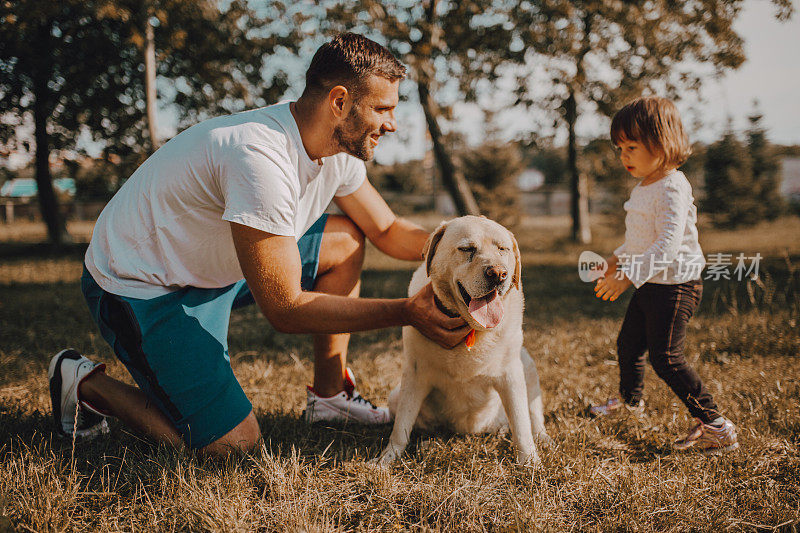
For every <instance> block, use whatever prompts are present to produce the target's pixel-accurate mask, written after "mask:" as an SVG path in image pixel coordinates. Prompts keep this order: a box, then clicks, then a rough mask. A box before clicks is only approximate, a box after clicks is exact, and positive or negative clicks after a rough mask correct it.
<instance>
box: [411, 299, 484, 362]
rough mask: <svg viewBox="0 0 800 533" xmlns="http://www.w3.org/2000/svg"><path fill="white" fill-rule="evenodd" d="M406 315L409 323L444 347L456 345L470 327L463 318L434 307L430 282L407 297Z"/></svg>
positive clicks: (461, 340)
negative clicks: (448, 314) (450, 315)
mask: <svg viewBox="0 0 800 533" xmlns="http://www.w3.org/2000/svg"><path fill="white" fill-rule="evenodd" d="M406 317H407V319H408V324H409V325H411V326H414V327H415V328H417V329H418V330H419V332H420V333H422V334H423V335H425V336H426V337H428V338H429V339H431V340H432V341H433V342H435V343H436V344H439V345H440V346H442V347H444V348H454V347H455V346H458V344H459V343H461V342H463V341H464V339H465V338H466V336H467V335H468V334H469V331H470V329H472V328H471V327H470V326H469V325H468V324H467V323H466V322H465V321H464V319H463V318H460V317H455V318H451V317H449V316H447V315H445V314H444V313H442V312H441V311H440V310H439V308H438V307H436V303H434V301H433V288H432V287H431V284H430V283H428V284H427V285H425V287H423V288H422V289H421V290H420V291H419V292H418V293H417V294H415V295H414V296H412V297H410V298H409V299H408V301H407V304H406Z"/></svg>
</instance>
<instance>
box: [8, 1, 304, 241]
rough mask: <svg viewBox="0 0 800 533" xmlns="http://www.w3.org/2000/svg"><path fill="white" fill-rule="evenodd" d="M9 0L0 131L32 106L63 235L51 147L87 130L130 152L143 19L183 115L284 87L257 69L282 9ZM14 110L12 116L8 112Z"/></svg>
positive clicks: (57, 234)
mask: <svg viewBox="0 0 800 533" xmlns="http://www.w3.org/2000/svg"><path fill="white" fill-rule="evenodd" d="M147 6H148V7H149V9H150V10H151V11H150V13H151V14H152V16H150V17H149V18H147V17H146V15H142V4H141V3H140V2H138V1H136V0H94V1H93V0H88V1H79V0H61V1H59V2H40V1H37V0H9V1H7V2H3V3H2V4H0V21H2V24H0V42H2V43H3V47H2V48H1V49H0V106H1V107H0V117H2V118H3V125H2V129H0V134H1V135H2V138H0V141H2V142H3V143H4V144H6V145H8V146H10V147H12V148H13V147H16V146H20V145H21V144H22V139H21V138H19V137H18V135H19V131H20V130H19V128H18V126H19V125H20V124H22V123H23V122H24V121H26V120H28V117H30V116H31V115H32V120H30V122H33V124H34V138H35V141H36V143H35V144H36V148H35V149H36V179H37V183H38V185H39V198H40V204H41V209H42V216H43V218H44V220H45V222H46V223H47V227H48V234H49V236H50V239H51V241H52V242H55V243H59V242H62V241H63V240H64V239H65V238H67V235H66V231H65V227H64V221H63V220H62V219H61V218H60V217H59V214H58V207H57V202H56V199H55V196H54V195H53V192H52V183H51V182H52V180H51V176H50V170H49V159H50V154H51V152H53V151H59V150H70V149H74V147H75V145H76V141H77V138H78V137H79V135H81V134H82V133H83V132H87V133H88V134H89V135H90V136H91V137H92V138H93V139H94V140H95V141H100V142H103V143H105V145H106V153H107V154H110V153H114V154H117V155H120V156H122V157H123V158H131V157H133V158H134V159H137V157H138V156H137V154H142V147H143V145H144V142H143V141H144V139H145V134H144V131H145V129H146V128H147V120H146V119H145V111H146V107H147V106H146V103H145V102H146V100H147V98H146V95H145V87H146V80H145V77H144V76H143V75H142V71H143V70H144V66H143V63H144V50H145V48H146V33H147V28H146V25H143V24H144V22H145V21H146V22H150V23H155V24H156V25H155V27H154V28H153V31H154V49H155V52H156V55H157V58H158V61H157V65H156V68H157V74H158V77H159V78H161V79H162V80H164V81H169V86H170V88H171V89H172V90H173V91H174V92H175V94H174V97H173V99H172V103H174V104H175V105H176V106H177V109H178V112H179V116H180V126H185V125H188V124H191V123H193V122H196V121H197V120H199V119H202V118H205V117H206V116H209V115H214V114H221V113H229V112H234V111H240V110H242V109H244V108H245V107H252V106H256V105H264V104H265V103H267V102H272V101H274V100H276V99H277V97H278V96H279V95H280V94H282V93H283V91H284V90H285V88H286V82H285V78H284V76H283V75H281V74H277V75H275V76H273V77H272V78H271V79H269V78H266V79H265V78H264V77H263V74H264V73H263V70H264V64H265V61H266V60H267V59H268V58H269V55H270V53H271V52H272V51H273V50H275V48H276V47H278V46H281V45H282V46H291V45H292V43H293V42H294V38H293V37H292V36H291V35H277V34H272V33H270V32H269V28H270V26H269V23H270V21H271V20H273V19H277V18H280V16H281V9H282V4H280V3H279V2H274V3H272V4H271V7H270V9H269V10H266V13H265V14H264V16H260V15H259V14H257V13H256V12H255V11H253V10H252V9H250V8H249V7H248V6H247V4H246V3H245V2H244V1H243V0H234V1H232V2H228V3H225V4H224V6H225V7H224V8H222V7H220V4H218V3H217V2H215V1H213V0H202V1H192V0H152V1H151V2H149V3H148V4H147ZM8 117H15V118H16V120H15V121H13V120H12V121H10V120H8Z"/></svg>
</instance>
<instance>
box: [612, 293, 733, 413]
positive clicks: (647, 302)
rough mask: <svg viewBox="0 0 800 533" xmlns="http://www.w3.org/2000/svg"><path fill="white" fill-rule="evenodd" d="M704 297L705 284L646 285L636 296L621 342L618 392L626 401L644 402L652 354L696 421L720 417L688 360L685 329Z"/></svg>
mask: <svg viewBox="0 0 800 533" xmlns="http://www.w3.org/2000/svg"><path fill="white" fill-rule="evenodd" d="M702 295H703V282H702V281H701V280H697V281H690V282H687V283H681V284H679V285H660V284H657V283H645V284H644V285H642V286H641V287H640V288H638V289H637V290H636V291H635V292H634V293H633V298H631V302H630V304H629V305H628V311H627V313H625V320H623V322H622V328H621V329H620V332H619V338H618V339H617V355H618V357H619V375H620V380H619V390H620V394H621V396H622V399H623V400H624V401H625V402H627V403H629V404H635V403H637V402H638V401H639V400H640V399H641V397H642V388H643V385H644V352H645V350H647V351H648V352H649V355H650V364H652V365H653V368H654V369H655V371H656V373H657V374H658V376H659V377H660V378H661V379H663V380H664V381H665V382H666V383H667V385H669V387H670V388H671V389H672V390H673V392H675V394H676V395H677V396H678V398H680V399H681V401H682V402H683V403H684V404H685V405H686V407H687V408H688V409H689V412H690V413H691V415H692V416H694V417H696V418H699V419H700V420H702V421H703V422H706V423H708V422H711V421H712V420H714V419H715V418H717V417H718V416H720V415H719V412H718V411H717V404H716V403H714V399H713V398H712V397H711V394H709V392H708V390H707V389H706V387H705V386H704V385H703V382H702V381H701V380H700V376H698V375H697V372H695V371H694V369H693V368H692V367H691V366H689V363H687V362H686V359H685V358H684V357H683V348H684V346H685V344H686V325H687V324H688V322H689V319H690V318H691V317H692V315H693V314H694V312H695V310H696V309H697V306H698V305H699V304H700V298H701V297H702Z"/></svg>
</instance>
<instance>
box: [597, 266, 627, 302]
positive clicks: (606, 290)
mask: <svg viewBox="0 0 800 533" xmlns="http://www.w3.org/2000/svg"><path fill="white" fill-rule="evenodd" d="M631 285H633V283H632V282H631V280H629V279H628V276H626V275H625V274H621V275H620V274H619V273H617V272H615V273H613V274H612V275H608V274H606V277H604V278H600V279H598V280H597V283H596V284H595V286H594V293H595V296H597V297H598V298H602V299H603V300H611V301H612V302H613V301H614V300H616V299H617V298H619V295H620V294H622V293H623V292H625V290H626V289H627V288H628V287H630V286H631Z"/></svg>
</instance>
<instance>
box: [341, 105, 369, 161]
mask: <svg viewBox="0 0 800 533" xmlns="http://www.w3.org/2000/svg"><path fill="white" fill-rule="evenodd" d="M356 109H357V106H355V105H354V106H353V107H352V108H351V109H350V112H349V113H348V114H347V117H346V118H345V121H344V123H343V124H339V125H337V126H336V127H335V128H334V129H333V139H334V141H336V143H337V144H338V146H339V148H340V149H341V151H343V152H346V153H348V154H350V155H352V156H354V157H357V158H359V159H361V160H362V161H369V160H370V159H372V156H373V155H374V153H375V147H374V146H373V145H372V141H371V140H370V135H371V134H372V133H373V132H372V131H370V129H369V128H367V127H366V123H365V122H364V119H363V118H362V117H361V114H360V113H358V111H356Z"/></svg>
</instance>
